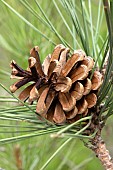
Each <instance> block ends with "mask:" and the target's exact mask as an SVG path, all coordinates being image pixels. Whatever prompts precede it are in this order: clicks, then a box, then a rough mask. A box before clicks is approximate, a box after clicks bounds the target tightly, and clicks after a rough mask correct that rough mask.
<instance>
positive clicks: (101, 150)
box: [91, 132, 113, 170]
mask: <svg viewBox="0 0 113 170" xmlns="http://www.w3.org/2000/svg"><path fill="white" fill-rule="evenodd" d="M91 144H92V146H91V149H92V150H93V151H94V152H95V154H96V156H97V157H98V159H99V160H100V161H101V163H102V165H103V167H104V168H105V170H113V160H112V158H111V156H110V153H109V151H108V150H107V148H106V145H105V142H104V141H103V140H102V138H101V132H98V133H97V134H96V136H95V137H94V139H92V140H91Z"/></svg>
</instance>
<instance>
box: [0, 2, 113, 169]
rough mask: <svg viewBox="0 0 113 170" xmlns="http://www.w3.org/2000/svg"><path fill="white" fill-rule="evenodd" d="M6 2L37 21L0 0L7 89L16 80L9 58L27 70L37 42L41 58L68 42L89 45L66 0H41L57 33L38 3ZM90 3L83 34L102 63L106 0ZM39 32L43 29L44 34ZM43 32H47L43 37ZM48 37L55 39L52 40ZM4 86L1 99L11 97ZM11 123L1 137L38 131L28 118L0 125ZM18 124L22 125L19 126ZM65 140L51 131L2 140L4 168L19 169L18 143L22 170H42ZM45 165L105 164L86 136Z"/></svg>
mask: <svg viewBox="0 0 113 170" xmlns="http://www.w3.org/2000/svg"><path fill="white" fill-rule="evenodd" d="M5 2H7V3H9V4H10V5H11V6H12V7H13V8H14V9H15V10H16V11H17V12H19V13H20V14H21V15H22V16H23V17H25V18H26V19H27V21H29V22H30V23H31V24H32V25H33V26H32V25H29V24H26V23H25V22H23V21H22V19H21V18H19V17H18V16H17V15H15V14H14V13H13V12H12V11H11V10H10V9H8V8H7V7H6V6H5V5H4V4H3V3H2V2H1V1H0V81H1V82H2V83H3V84H4V85H5V86H6V87H7V88H9V86H10V84H12V81H10V76H9V75H10V67H9V64H10V60H12V59H14V60H16V62H17V63H18V64H19V65H21V66H22V67H23V68H27V60H28V56H29V51H30V49H31V48H32V47H34V46H35V45H38V46H39V47H40V56H41V60H42V61H43V59H44V58H45V57H46V55H47V54H49V53H50V52H51V51H52V49H53V47H54V45H55V44H58V43H62V42H64V43H66V45H67V46H68V45H70V47H71V48H72V49H76V48H85V47H84V46H83V44H82V43H81V40H80V37H79V35H78V34H76V33H75V30H74V26H73V25H74V24H72V21H70V13H69V11H66V10H65V8H66V7H65V5H64V2H65V1H64V0H62V1H59V0H57V1H54V0H53V1H51V0H48V1H44V0H43V1H42V0H40V1H39V2H38V3H39V4H40V6H41V7H42V9H43V11H45V14H46V15H47V16H48V18H49V19H50V21H51V22H52V24H53V26H54V27H55V29H56V30H57V31H58V34H57V33H55V32H54V31H53V29H52V27H51V26H50V25H47V24H48V23H46V22H45V20H44V16H43V15H42V13H41V11H40V10H39V8H38V6H37V5H36V2H35V1H30V0H27V1H21V0H12V1H11V0H10V1H9V0H5ZM24 2H25V3H24ZM26 2H28V3H29V4H30V7H32V8H33V9H34V10H35V12H30V11H29V10H28V9H27V8H26V7H25V4H26ZM72 2H73V7H75V6H74V5H76V8H77V12H78V16H79V21H80V20H81V23H80V24H81V25H80V26H81V30H84V27H83V25H84V24H83V22H84V20H83V18H82V15H81V14H82V12H83V11H81V10H80V7H81V4H80V2H79V1H77V0H75V1H72ZM83 2H84V1H83ZM56 3H57V6H56ZM75 3H76V4H75ZM82 5H86V6H85V8H86V9H87V7H89V5H90V3H89V1H86V4H82ZM91 5H92V6H91V8H88V13H87V10H86V11H85V16H87V20H85V22H86V23H87V30H86V35H84V37H85V39H84V42H86V44H85V43H84V44H85V45H86V46H87V51H86V52H89V54H90V55H91V56H92V57H94V58H95V59H98V57H99V56H100V61H99V63H101V61H102V57H103V53H104V50H103V49H102V45H103V43H104V41H105V40H106V37H107V31H106V30H107V28H106V23H105V17H104V12H103V7H102V2H100V1H94V0H92V1H91ZM97 6H98V8H97ZM27 7H28V6H27ZM56 7H58V9H59V10H60V11H61V12H62V15H63V17H64V18H62V15H60V14H59V12H58V9H57V8H56ZM90 10H92V11H90ZM90 12H91V13H92V19H91V18H90V17H91V15H90ZM38 15H40V16H41V20H40V19H38ZM65 20H66V22H67V23H68V26H69V28H68V26H66V24H65ZM91 20H92V21H93V23H92V24H93V25H92V27H91V25H90V23H89V21H91ZM88 23H89V24H88ZM35 28H36V29H35ZM92 30H93V31H92ZM38 31H41V33H40V32H38ZM42 34H43V35H44V36H42ZM45 35H46V36H47V38H46V37H45ZM58 35H62V37H63V38H64V39H62V38H61V37H59V36H58ZM48 39H49V40H50V41H48ZM61 40H62V41H61ZM64 40H65V41H64ZM76 40H77V41H76ZM94 49H95V50H94ZM99 63H98V64H99ZM0 90H1V98H2V99H3V97H2V96H10V95H9V94H8V93H7V92H6V91H5V90H3V89H2V88H1V87H0ZM17 93H18V92H17ZM11 100H12V99H11ZM4 101H5V97H4ZM4 101H1V100H0V108H3V107H4ZM13 105H14V106H15V105H16V106H18V104H17V103H15V102H14V103H13V102H7V103H6V102H5V108H6V109H7V108H9V107H10V106H13ZM25 112H26V111H25ZM6 122H7V126H9V128H8V127H4V126H3V127H2V126H0V138H1V139H4V138H11V137H15V139H16V136H17V135H20V136H21V135H23V134H25V135H26V134H29V133H27V131H28V132H30V130H31V131H33V130H34V132H36V130H37V129H36V128H31V127H32V126H34V124H30V123H28V122H24V121H22V122H21V121H20V122H19V121H13V120H12V121H11V120H10V121H5V120H1V122H0V124H1V125H5V126H6ZM109 124H110V125H111V124H112V121H110V123H109ZM10 125H12V126H14V128H11V127H10ZM15 125H16V126H17V127H16V128H15ZM19 125H21V126H19ZM110 125H109V126H106V127H107V128H106V129H105V131H104V136H105V138H106V133H107V134H108V132H109V133H110V134H111V132H112V130H111V127H110ZM22 126H23V128H22ZM25 127H26V128H25ZM24 129H25V130H24ZM23 130H24V131H23ZM5 131H6V133H5ZM109 136H110V135H109ZM66 140H68V139H67V138H64V139H62V138H59V139H57V138H50V135H44V136H37V137H35V135H34V137H32V138H27V139H26V140H22V141H17V142H15V143H9V144H5V145H4V142H3V143H2V145H1V146H0V157H1V159H0V167H1V168H3V169H7V170H19V168H18V167H17V166H16V157H15V154H14V152H15V147H16V146H18V147H19V148H20V157H21V160H22V169H23V170H37V169H40V168H41V167H43V165H44V164H45V163H46V161H47V160H49V159H50V158H51V156H52V155H54V153H55V152H56V151H57V150H58V148H60V146H62V144H63V143H64V142H65V141H66ZM106 140H107V139H106ZM111 143H112V142H111ZM108 144H109V143H108ZM110 145H111V144H110ZM110 147H111V146H109V148H110ZM112 154H113V151H112ZM45 169H47V170H52V169H56V170H90V169H91V170H95V169H96V170H101V169H102V167H101V165H100V162H99V161H98V160H97V159H96V158H95V155H93V154H92V152H91V151H89V150H88V149H86V147H85V146H83V143H82V142H81V140H80V139H75V138H74V139H72V140H71V141H70V142H69V143H67V144H66V145H65V146H64V147H63V148H62V149H61V150H60V151H59V153H58V154H57V155H56V157H55V158H54V159H53V160H52V161H51V162H50V164H49V165H48V166H47V167H46V168H45Z"/></svg>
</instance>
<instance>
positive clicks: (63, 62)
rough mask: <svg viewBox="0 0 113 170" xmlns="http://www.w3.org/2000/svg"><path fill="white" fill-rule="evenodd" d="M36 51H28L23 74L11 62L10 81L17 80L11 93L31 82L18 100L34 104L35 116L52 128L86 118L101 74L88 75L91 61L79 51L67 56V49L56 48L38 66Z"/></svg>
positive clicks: (95, 72)
mask: <svg viewBox="0 0 113 170" xmlns="http://www.w3.org/2000/svg"><path fill="white" fill-rule="evenodd" d="M38 51H39V48H38V47H37V46H35V47H34V48H33V49H31V51H30V57H29V59H28V62H29V68H28V69H27V70H23V69H22V68H20V67H19V66H18V65H17V64H16V62H15V61H12V62H11V68H12V73H11V78H17V79H19V81H18V82H16V83H14V84H13V85H11V86H10V90H11V92H15V91H16V90H17V89H19V88H20V87H21V86H23V85H25V84H26V83H28V82H30V81H33V82H34V83H33V84H31V85H29V86H28V87H26V88H25V89H24V90H23V91H22V92H21V93H20V95H19V99H20V100H22V101H26V100H28V102H29V103H30V104H32V103H33V101H35V100H36V101H37V106H36V112H37V113H38V114H40V115H41V116H42V117H44V118H46V119H48V120H49V121H51V122H54V123H56V124H61V123H64V122H68V123H72V122H74V121H76V120H78V119H79V118H81V117H84V116H86V115H88V114H90V113H91V110H92V108H93V107H94V106H95V105H96V102H97V95H96V94H97V91H98V89H99V87H100V86H101V84H102V75H101V73H100V72H99V71H94V72H92V69H93V67H94V61H93V59H92V58H91V57H89V56H86V54H85V52H84V51H82V50H76V51H74V53H73V54H72V55H70V54H69V51H70V50H69V48H66V47H64V46H63V45H62V44H59V45H57V46H56V47H55V49H54V51H53V53H52V54H49V55H48V56H47V57H46V58H45V60H44V62H43V64H42V65H41V62H40V57H39V52H38ZM92 74H93V75H92ZM91 75H92V76H91ZM90 77H92V78H91V79H90Z"/></svg>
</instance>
